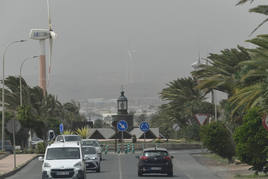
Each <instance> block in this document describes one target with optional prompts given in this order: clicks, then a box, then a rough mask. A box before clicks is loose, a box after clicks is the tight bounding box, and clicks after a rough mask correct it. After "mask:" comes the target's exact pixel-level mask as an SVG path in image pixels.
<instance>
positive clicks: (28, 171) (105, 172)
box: [8, 150, 220, 179]
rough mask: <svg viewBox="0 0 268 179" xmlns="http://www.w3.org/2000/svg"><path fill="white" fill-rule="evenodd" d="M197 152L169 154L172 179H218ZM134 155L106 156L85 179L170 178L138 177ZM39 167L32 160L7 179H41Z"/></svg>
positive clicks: (37, 162) (36, 162) (185, 151)
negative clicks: (197, 160) (98, 166)
mask: <svg viewBox="0 0 268 179" xmlns="http://www.w3.org/2000/svg"><path fill="white" fill-rule="evenodd" d="M199 152H200V151H199V150H183V151H174V152H170V153H171V155H173V156H174V159H173V170H174V176H173V177H172V178H179V179H218V178H220V177H219V176H218V175H217V173H215V172H214V171H211V170H210V169H208V168H207V167H205V166H202V165H200V164H199V163H198V162H196V160H195V159H194V158H193V157H192V156H191V155H190V154H191V153H199ZM136 155H138V153H136V154H126V155H125V154H122V155H118V154H108V155H106V156H104V160H103V161H102V163H101V172H100V173H95V172H88V173H87V178H88V179H91V178H94V179H135V178H136V179H137V178H157V179H161V178H165V179H166V178H170V177H167V176H166V175H145V176H142V177H138V175H137V161H138V159H136V158H135V156H136ZM41 165H42V163H41V162H40V161H38V160H37V159H36V160H33V161H32V162H31V163H30V164H28V165H27V166H26V167H25V168H23V169H22V170H21V171H19V172H18V173H16V174H15V175H13V176H11V177H9V178H8V179H39V178H40V179H41Z"/></svg>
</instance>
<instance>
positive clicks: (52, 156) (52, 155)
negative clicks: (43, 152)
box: [46, 147, 80, 160]
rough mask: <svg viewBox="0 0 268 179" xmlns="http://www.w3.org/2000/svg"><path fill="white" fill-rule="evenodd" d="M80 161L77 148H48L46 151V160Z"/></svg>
mask: <svg viewBox="0 0 268 179" xmlns="http://www.w3.org/2000/svg"><path fill="white" fill-rule="evenodd" d="M67 159H80V150H79V148H78V147H64V148H50V149H48V150H47V156H46V160H67Z"/></svg>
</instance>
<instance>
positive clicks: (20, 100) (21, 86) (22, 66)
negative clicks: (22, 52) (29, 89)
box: [20, 56, 39, 106]
mask: <svg viewBox="0 0 268 179" xmlns="http://www.w3.org/2000/svg"><path fill="white" fill-rule="evenodd" d="M37 57H39V56H32V57H28V58H25V59H24V60H23V62H22V63H21V65H20V106H22V84H21V78H22V76H21V73H22V67H23V65H24V63H25V62H26V61H27V60H30V59H34V58H37Z"/></svg>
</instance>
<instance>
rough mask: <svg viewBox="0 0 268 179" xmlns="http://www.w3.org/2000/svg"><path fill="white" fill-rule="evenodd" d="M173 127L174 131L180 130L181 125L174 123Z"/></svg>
mask: <svg viewBox="0 0 268 179" xmlns="http://www.w3.org/2000/svg"><path fill="white" fill-rule="evenodd" d="M172 128H173V129H174V131H176V132H177V131H179V130H180V126H179V125H178V124H173V126H172Z"/></svg>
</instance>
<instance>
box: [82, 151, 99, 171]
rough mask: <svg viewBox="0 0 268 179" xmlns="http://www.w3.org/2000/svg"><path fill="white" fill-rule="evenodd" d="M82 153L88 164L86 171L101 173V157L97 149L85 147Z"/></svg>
mask: <svg viewBox="0 0 268 179" xmlns="http://www.w3.org/2000/svg"><path fill="white" fill-rule="evenodd" d="M82 153H83V157H84V161H85V164H86V169H87V170H95V171H96V172H100V157H99V155H98V153H97V150H96V148H95V147H93V146H83V147H82Z"/></svg>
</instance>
